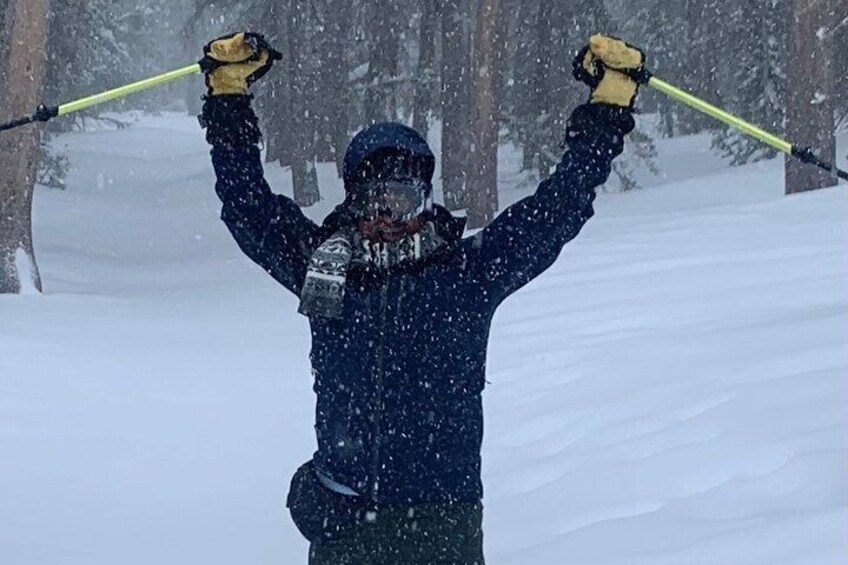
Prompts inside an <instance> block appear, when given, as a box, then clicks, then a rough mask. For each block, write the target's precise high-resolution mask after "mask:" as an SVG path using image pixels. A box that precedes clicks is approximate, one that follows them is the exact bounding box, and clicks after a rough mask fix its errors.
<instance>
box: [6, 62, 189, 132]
mask: <svg viewBox="0 0 848 565" xmlns="http://www.w3.org/2000/svg"><path fill="white" fill-rule="evenodd" d="M200 72H201V65H200V63H195V64H193V65H189V66H187V67H183V68H181V69H176V70H173V71H170V72H167V73H163V74H161V75H157V76H155V77H150V78H146V79H144V80H140V81H138V82H133V83H130V84H127V85H124V86H121V87H119V88H114V89H112V90H107V91H106V92H101V93H100V94H95V95H93V96H86V97H85V98H80V99H79V100H74V101H73V102H68V103H66V104H60V105H59V106H50V107H48V106H44V105H41V106H39V107H38V109H37V110H36V111H35V113H33V114H32V115H30V116H26V117H24V118H18V119H16V120H12V121H10V122H7V123H5V124H0V132H2V131H6V130H10V129H13V128H16V127H20V126H24V125H26V124H31V123H33V122H47V121H49V120H51V119H53V118H55V117H57V116H65V115H67V114H71V113H73V112H79V111H80V110H84V109H86V108H90V107H92V106H96V105H98V104H102V103H104V102H108V101H110V100H116V99H118V98H123V97H125V96H128V95H130V94H134V93H136V92H141V91H143V90H147V89H148V88H153V87H154V86H159V85H160V84H165V83H168V82H173V81H175V80H179V79H181V78H183V77H187V76H191V75H195V74H199V73H200Z"/></svg>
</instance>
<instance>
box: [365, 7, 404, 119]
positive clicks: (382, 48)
mask: <svg viewBox="0 0 848 565" xmlns="http://www.w3.org/2000/svg"><path fill="white" fill-rule="evenodd" d="M371 9H372V10H374V11H375V13H374V27H373V28H372V31H373V34H374V36H373V38H372V40H371V45H370V47H371V54H370V61H369V65H368V74H367V76H366V78H365V85H366V88H367V90H366V91H365V108H364V114H365V121H366V123H368V124H373V123H377V122H384V121H394V120H396V119H397V109H398V100H397V92H396V91H397V88H398V84H397V75H398V63H399V56H400V34H401V29H400V26H401V24H400V17H399V7H398V5H397V2H396V0H388V1H385V2H375V3H374V4H373V5H372V6H371Z"/></svg>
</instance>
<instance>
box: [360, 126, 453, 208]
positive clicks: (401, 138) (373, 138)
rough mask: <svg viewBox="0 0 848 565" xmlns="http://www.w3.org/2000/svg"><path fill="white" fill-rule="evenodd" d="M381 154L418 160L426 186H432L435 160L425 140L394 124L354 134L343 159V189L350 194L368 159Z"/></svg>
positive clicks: (413, 132) (369, 128) (419, 135)
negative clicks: (399, 154)
mask: <svg viewBox="0 0 848 565" xmlns="http://www.w3.org/2000/svg"><path fill="white" fill-rule="evenodd" d="M382 152H398V153H403V154H406V155H408V156H410V157H411V158H413V159H420V161H421V170H422V171H423V176H424V178H423V179H422V180H425V181H426V182H427V183H432V181H433V172H434V170H435V168H436V158H435V156H434V155H433V152H432V151H431V150H430V146H429V145H427V140H426V139H424V137H422V136H421V134H419V133H418V132H417V131H415V130H414V129H412V128H410V127H408V126H405V125H403V124H398V123H394V122H386V123H381V124H375V125H373V126H371V127H368V128H366V129H364V130H363V131H361V132H359V133H358V134H356V136H355V137H354V138H353V140H352V141H351V142H350V145H349V146H348V148H347V152H346V153H345V158H344V185H345V189H346V190H347V191H348V192H350V191H351V190H352V189H354V188H355V187H356V186H357V184H358V183H357V181H358V179H357V178H356V177H357V172H358V171H359V169H360V167H361V166H362V165H363V163H364V162H365V161H366V159H368V157H371V156H374V155H376V154H377V153H382Z"/></svg>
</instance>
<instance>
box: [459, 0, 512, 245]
mask: <svg viewBox="0 0 848 565" xmlns="http://www.w3.org/2000/svg"><path fill="white" fill-rule="evenodd" d="M502 9H503V0H483V4H482V6H481V7H480V10H479V13H478V17H477V36H476V41H475V52H476V60H475V65H474V66H475V72H474V121H473V123H472V128H471V131H472V135H473V138H472V142H471V167H470V175H469V189H468V225H469V227H471V228H481V227H484V226H485V225H486V224H488V223H489V222H490V221H492V220H493V219H494V217H495V213H496V212H497V210H498V118H499V116H498V86H499V85H500V74H499V71H500V69H501V64H502V58H503V57H502V48H501V45H502V39H503V38H502V37H500V35H501V34H500V33H499V31H500V29H501V25H502V21H503V14H502Z"/></svg>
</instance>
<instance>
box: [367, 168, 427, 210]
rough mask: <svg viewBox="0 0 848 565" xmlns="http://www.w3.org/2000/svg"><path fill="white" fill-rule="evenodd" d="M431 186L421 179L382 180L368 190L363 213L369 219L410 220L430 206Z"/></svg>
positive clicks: (371, 185)
mask: <svg viewBox="0 0 848 565" xmlns="http://www.w3.org/2000/svg"><path fill="white" fill-rule="evenodd" d="M429 189H430V187H429V185H428V184H427V183H426V182H424V181H422V180H420V179H413V178H408V179H381V180H378V181H374V182H373V183H371V184H370V185H369V186H368V188H367V196H366V199H365V202H364V203H363V209H362V212H363V213H364V214H365V216H366V217H368V218H377V217H379V216H389V217H391V218H392V219H394V220H408V219H410V218H413V217H415V216H417V215H419V214H421V213H422V212H424V211H425V210H426V209H427V208H428V206H429V192H430V190H429Z"/></svg>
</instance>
